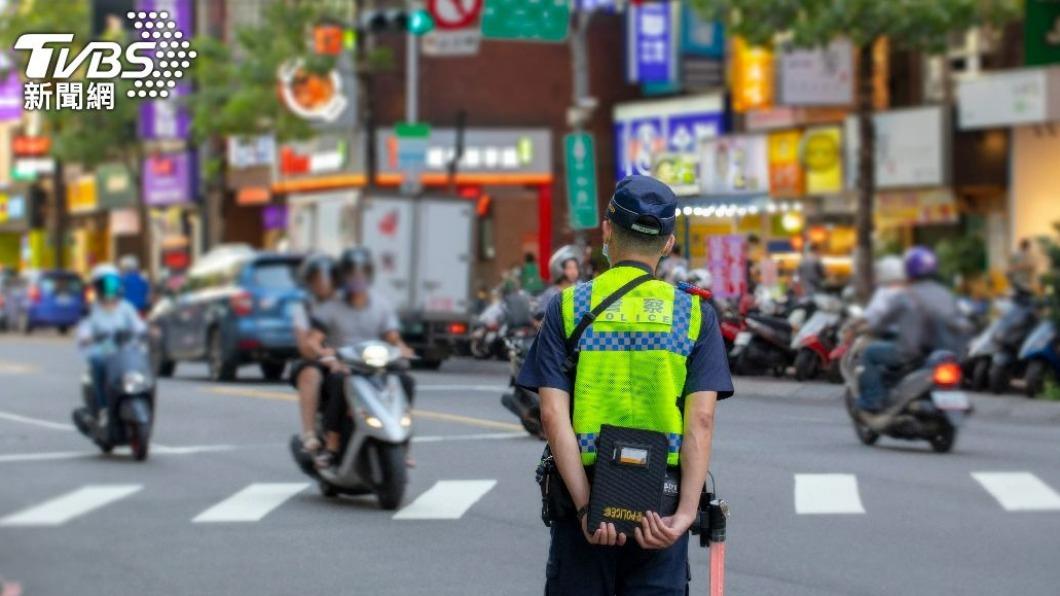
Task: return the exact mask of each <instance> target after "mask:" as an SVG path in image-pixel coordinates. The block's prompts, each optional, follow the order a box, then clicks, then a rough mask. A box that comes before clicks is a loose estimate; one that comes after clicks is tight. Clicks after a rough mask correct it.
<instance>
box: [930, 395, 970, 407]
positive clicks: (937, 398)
mask: <svg viewBox="0 0 1060 596" xmlns="http://www.w3.org/2000/svg"><path fill="white" fill-rule="evenodd" d="M931 401H932V402H933V403H934V404H935V407H936V408H938V409H940V410H968V409H971V407H972V404H971V402H969V401H968V394H966V393H965V392H963V391H932V392H931Z"/></svg>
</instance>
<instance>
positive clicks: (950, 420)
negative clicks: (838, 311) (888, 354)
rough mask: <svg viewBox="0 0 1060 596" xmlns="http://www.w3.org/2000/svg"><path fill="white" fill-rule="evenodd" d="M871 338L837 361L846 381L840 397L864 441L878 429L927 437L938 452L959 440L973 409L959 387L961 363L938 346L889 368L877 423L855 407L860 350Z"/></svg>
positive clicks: (895, 435) (892, 434) (872, 441)
mask: <svg viewBox="0 0 1060 596" xmlns="http://www.w3.org/2000/svg"><path fill="white" fill-rule="evenodd" d="M870 341H871V338H870V337H869V336H867V335H862V336H861V337H859V338H858V339H857V340H856V341H855V342H854V345H853V346H851V348H850V349H849V350H848V351H847V353H846V354H845V355H844V356H843V361H842V363H841V365H840V367H841V370H842V373H843V382H844V384H845V385H846V391H845V393H844V402H845V405H846V410H847V414H849V415H850V419H851V421H852V422H853V424H854V432H855V433H856V434H857V437H858V439H859V440H860V441H861V442H862V443H863V444H865V445H874V444H875V443H876V441H878V440H879V438H880V436H881V435H886V436H889V437H893V438H896V439H903V440H908V441H915V440H926V441H928V443H930V444H931V448H932V449H933V450H934V451H935V452H937V453H947V452H949V451H950V450H952V449H953V445H954V443H955V442H956V441H957V430H958V429H959V428H960V426H961V425H962V424H963V423H964V421H965V419H966V418H967V417H968V416H969V415H971V413H972V411H973V409H972V404H971V401H970V400H969V399H968V395H967V394H965V393H964V392H963V391H961V390H960V384H961V367H960V364H958V362H957V358H956V356H955V355H954V354H953V353H951V352H945V351H941V350H940V351H936V352H934V353H932V354H931V355H930V356H929V357H928V358H927V359H926V360H924V361H923V362H914V363H912V364H910V365H909V366H906V367H903V368H900V369H895V370H891V371H889V374H887V375H886V376H885V378H884V380H885V383H886V386H887V387H888V397H887V405H886V407H885V409H884V411H883V413H882V415H881V416H882V421H881V423H879V424H873V425H871V426H870V425H869V424H868V423H866V421H865V420H864V419H863V417H862V414H861V411H860V410H859V409H858V407H857V402H858V397H859V395H860V392H861V391H860V384H859V377H860V375H861V371H862V369H863V367H862V366H861V355H862V353H863V352H864V350H865V347H866V346H868V344H869V342H870Z"/></svg>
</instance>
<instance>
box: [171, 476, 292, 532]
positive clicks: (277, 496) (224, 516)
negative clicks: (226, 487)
mask: <svg viewBox="0 0 1060 596" xmlns="http://www.w3.org/2000/svg"><path fill="white" fill-rule="evenodd" d="M308 486H309V483H308V482H274V483H264V482H263V483H255V484H251V485H249V486H247V487H246V488H244V489H243V490H241V491H239V492H237V493H236V494H234V495H232V496H231V497H228V498H227V499H225V500H224V501H221V502H220V503H218V504H216V505H214V506H213V507H210V508H209V509H207V510H206V511H203V512H202V513H200V514H199V515H197V516H195V519H193V520H191V521H193V522H195V523H219V522H256V521H260V520H261V518H263V517H265V516H266V515H268V514H269V512H270V511H272V510H273V509H276V508H277V507H279V506H280V505H283V503H284V502H285V501H287V499H290V498H291V497H293V496H295V495H297V494H298V493H300V492H302V491H303V490H305V489H306V488H307V487H308Z"/></svg>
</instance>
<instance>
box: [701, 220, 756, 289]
mask: <svg viewBox="0 0 1060 596" xmlns="http://www.w3.org/2000/svg"><path fill="white" fill-rule="evenodd" d="M707 268H708V269H709V270H710V274H711V276H712V277H713V278H714V285H713V286H711V290H712V291H713V292H714V295H715V296H716V297H718V298H736V297H740V296H743V295H744V294H746V293H747V251H746V242H745V240H744V236H743V235H742V234H728V235H724V236H709V237H708V238H707Z"/></svg>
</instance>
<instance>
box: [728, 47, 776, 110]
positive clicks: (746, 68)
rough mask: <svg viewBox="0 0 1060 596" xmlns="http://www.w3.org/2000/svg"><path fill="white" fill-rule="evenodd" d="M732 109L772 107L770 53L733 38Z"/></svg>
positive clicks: (771, 65)
mask: <svg viewBox="0 0 1060 596" xmlns="http://www.w3.org/2000/svg"><path fill="white" fill-rule="evenodd" d="M731 65H732V109H733V111H734V112H738V113H743V112H746V111H747V110H757V109H761V108H767V107H769V106H771V105H773V95H774V87H775V85H774V82H773V77H774V66H773V52H771V51H770V50H769V49H768V48H764V47H761V46H750V45H748V44H747V42H746V41H744V39H743V38H742V37H739V36H736V37H733V38H732V61H731Z"/></svg>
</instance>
